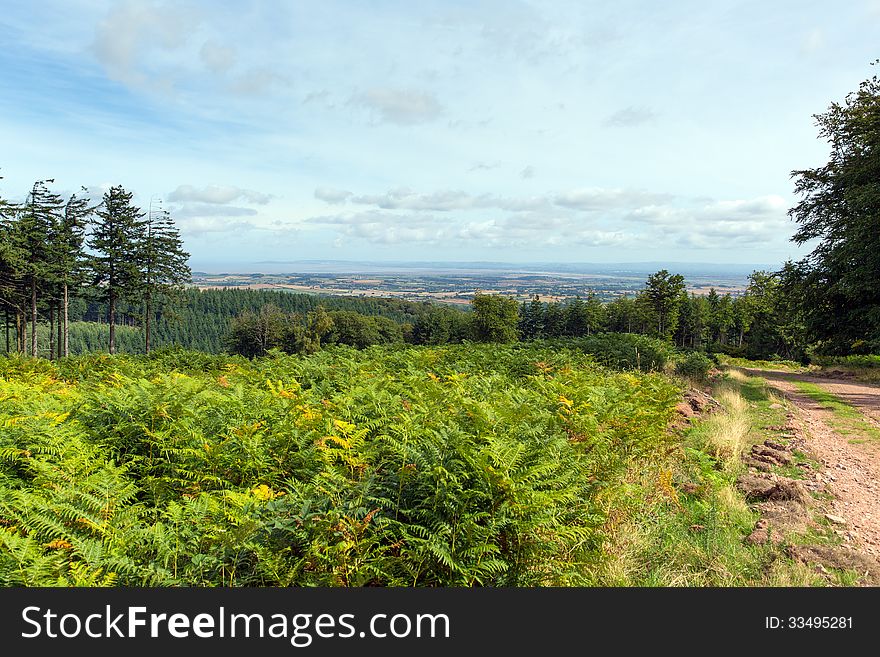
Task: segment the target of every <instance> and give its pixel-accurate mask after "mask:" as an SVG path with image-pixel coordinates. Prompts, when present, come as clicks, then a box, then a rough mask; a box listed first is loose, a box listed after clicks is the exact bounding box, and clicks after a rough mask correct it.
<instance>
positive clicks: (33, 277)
mask: <svg viewBox="0 0 880 657" xmlns="http://www.w3.org/2000/svg"><path fill="white" fill-rule="evenodd" d="M47 182H48V183H51V182H55V181H54V180H38V181H37V182H35V183H34V186H33V187H32V188H31V193H30V194H29V195H28V198H27V200H26V201H25V204H24V205H23V206H22V208H21V211H20V212H19V219H18V221H17V222H16V223H15V228H14V230H13V235H12V240H13V242H15V243H16V244H17V247H18V248H19V249H20V251H21V253H22V255H23V267H22V274H23V275H24V280H25V284H26V286H27V294H28V299H29V301H28V308H29V315H30V323H31V343H30V353H31V356H32V357H34V358H36V357H37V353H38V345H37V322H38V315H37V299H38V295H39V292H40V291H41V287H42V288H45V286H46V283H47V282H48V281H49V280H50V279H51V276H52V272H53V267H54V262H53V253H52V250H51V248H50V241H51V236H52V235H53V234H54V232H55V231H56V230H57V226H58V224H59V223H60V216H61V212H62V208H63V205H64V204H63V201H62V200H61V197H60V196H58V195H57V194H54V193H53V192H50V191H49V189H48V188H47V187H46V183H47Z"/></svg>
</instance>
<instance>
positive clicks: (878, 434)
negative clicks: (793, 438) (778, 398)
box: [794, 381, 880, 443]
mask: <svg viewBox="0 0 880 657" xmlns="http://www.w3.org/2000/svg"><path fill="white" fill-rule="evenodd" d="M794 384H795V386H796V387H797V389H798V391H799V392H802V393H803V394H805V395H807V396H808V397H809V398H810V399H812V400H814V401H816V402H818V403H819V404H822V407H823V408H825V409H826V410H829V411H831V412H832V414H833V415H832V419H831V421H830V423H829V424H831V427H832V428H833V429H834V430H835V431H837V432H838V433H839V434H841V435H843V436H847V437H849V438H850V442H856V443H859V442H865V440H866V439H871V440H880V429H878V428H877V427H876V426H874V425H873V424H871V423H870V422H868V421H867V420H866V419H865V416H864V415H862V413H861V412H860V411H859V410H858V409H857V408H855V407H853V406H851V405H850V404H847V403H846V402H845V401H843V400H842V399H840V397H837V396H836V395H833V394H831V393H830V392H828V391H827V390H825V389H823V388H822V387H820V386H819V385H817V384H815V383H807V382H805V381H795V382H794Z"/></svg>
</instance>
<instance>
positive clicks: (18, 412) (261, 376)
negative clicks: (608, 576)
mask: <svg viewBox="0 0 880 657" xmlns="http://www.w3.org/2000/svg"><path fill="white" fill-rule="evenodd" d="M680 392H681V390H680V387H679V385H678V384H677V383H675V382H674V380H672V379H670V378H668V377H665V376H663V375H660V374H653V373H644V372H639V371H637V370H634V371H628V372H620V371H611V370H608V369H605V368H604V367H603V366H601V365H599V364H596V363H595V362H594V361H593V360H592V357H590V356H588V355H586V354H584V353H583V351H582V350H579V349H577V348H574V347H570V348H569V347H564V346H560V345H553V346H552V347H551V346H547V345H541V344H531V345H522V344H521V345H510V346H503V345H474V344H465V345H455V346H445V347H435V348H429V347H410V348H401V347H397V348H391V347H374V348H370V349H367V350H364V351H357V350H354V349H350V348H345V347H338V348H333V349H329V350H326V351H322V352H319V353H317V354H314V355H311V356H307V357H299V356H285V355H282V354H273V355H270V356H269V357H266V358H262V359H257V360H255V361H248V360H246V359H243V358H239V357H234V356H211V355H206V354H201V353H197V352H188V351H181V350H163V351H160V352H158V353H154V354H152V355H151V356H149V357H145V356H131V357H125V356H115V357H108V356H103V355H87V356H78V357H72V358H66V359H62V360H60V361H57V362H49V361H45V360H28V359H24V358H15V357H11V358H6V359H2V360H0V584H2V585H7V586H8V585H27V586H56V585H60V586H71V585H74V586H75V585H87V586H96V585H125V586H177V585H196V586H289V585H306V586H308V585H319V586H362V585H382V586H389V585H390V586H474V585H477V586H479V585H490V586H543V585H582V584H595V583H602V581H601V580H600V579H599V577H600V574H601V573H607V571H608V560H609V558H610V556H609V546H610V545H612V544H613V543H614V540H613V538H614V537H613V536H612V534H613V532H614V531H615V527H616V526H617V525H618V524H619V523H620V522H621V518H620V509H619V505H620V500H621V499H623V498H625V497H626V496H627V494H628V488H627V487H630V488H632V486H633V478H634V476H637V475H638V473H639V471H640V470H642V469H644V468H645V467H646V464H648V463H649V462H651V461H652V459H654V460H656V456H657V455H658V454H662V453H664V450H667V451H668V449H674V448H675V441H677V440H678V438H676V437H675V433H674V432H670V431H669V425H670V422H671V420H672V418H673V415H674V405H675V403H676V402H677V401H678V400H679V399H680ZM667 448H668V449H667ZM668 479H669V474H668V473H667V474H665V475H663V476H661V480H663V481H661V485H660V490H661V492H662V490H663V489H664V486H663V482H664V481H665V488H666V489H667V490H668V491H669V497H670V500H671V502H670V505H672V503H673V502H674V503H675V504H676V505H679V506H680V504H679V503H678V501H677V499H675V493H674V490H672V489H671V486H670V482H669V481H666V480H668ZM629 492H631V491H629Z"/></svg>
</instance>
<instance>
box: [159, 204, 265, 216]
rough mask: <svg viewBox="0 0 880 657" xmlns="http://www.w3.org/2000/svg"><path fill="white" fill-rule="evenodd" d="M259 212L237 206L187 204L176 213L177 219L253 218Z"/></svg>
mask: <svg viewBox="0 0 880 657" xmlns="http://www.w3.org/2000/svg"><path fill="white" fill-rule="evenodd" d="M256 214H257V211H256V210H254V209H253V208H242V207H238V206H235V205H208V204H203V203H186V204H184V205H183V206H182V207H181V208H180V209H179V210H177V211H176V212H175V213H174V216H176V217H253V216H256Z"/></svg>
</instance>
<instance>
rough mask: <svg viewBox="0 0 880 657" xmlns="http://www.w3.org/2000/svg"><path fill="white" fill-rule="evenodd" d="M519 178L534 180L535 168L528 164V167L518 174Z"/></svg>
mask: <svg viewBox="0 0 880 657" xmlns="http://www.w3.org/2000/svg"><path fill="white" fill-rule="evenodd" d="M519 177H520V178H522V179H523V180H528V179H529V178H534V177H535V167H533V166H532V165H531V164H530V165H529V166H527V167H526V168H524V169H523V170H522V171H520V172H519Z"/></svg>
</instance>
